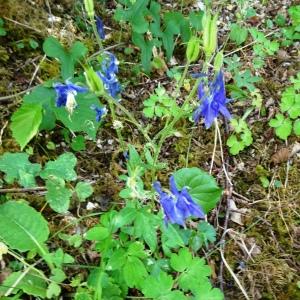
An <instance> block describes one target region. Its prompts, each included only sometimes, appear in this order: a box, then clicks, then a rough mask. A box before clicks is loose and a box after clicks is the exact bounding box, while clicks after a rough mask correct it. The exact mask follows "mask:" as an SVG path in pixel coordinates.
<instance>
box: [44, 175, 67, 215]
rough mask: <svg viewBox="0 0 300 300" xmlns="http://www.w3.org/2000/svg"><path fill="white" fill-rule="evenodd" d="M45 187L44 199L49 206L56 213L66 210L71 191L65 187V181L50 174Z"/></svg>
mask: <svg viewBox="0 0 300 300" xmlns="http://www.w3.org/2000/svg"><path fill="white" fill-rule="evenodd" d="M46 188H47V194H46V200H47V202H48V203H49V205H50V207H51V208H52V209H53V210H54V211H56V212H58V213H65V212H67V211H68V209H69V206H70V198H71V196H72V191H71V190H69V189H68V188H66V187H65V181H64V180H63V179H62V178H60V177H56V176H53V175H51V177H49V178H48V179H47V181H46Z"/></svg>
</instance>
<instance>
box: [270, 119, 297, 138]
mask: <svg viewBox="0 0 300 300" xmlns="http://www.w3.org/2000/svg"><path fill="white" fill-rule="evenodd" d="M269 125H270V126H271V127H273V128H275V133H276V135H277V136H278V137H280V138H281V139H283V140H286V139H287V138H288V137H289V136H290V134H291V133H292V128H293V126H292V121H291V120H290V119H289V118H285V117H284V116H283V115H282V114H277V115H276V116H275V119H271V120H270V121H269Z"/></svg>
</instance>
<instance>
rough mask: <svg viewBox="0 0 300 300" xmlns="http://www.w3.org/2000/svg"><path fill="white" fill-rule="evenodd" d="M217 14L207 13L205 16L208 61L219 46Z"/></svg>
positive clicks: (205, 46)
mask: <svg viewBox="0 0 300 300" xmlns="http://www.w3.org/2000/svg"><path fill="white" fill-rule="evenodd" d="M217 17H218V16H217V15H215V16H214V17H212V16H211V15H210V14H206V15H205V16H204V17H203V28H204V30H203V48H204V52H205V56H206V61H208V60H209V59H210V57H211V55H212V54H213V53H214V52H215V50H216V48H217V32H218V30H217Z"/></svg>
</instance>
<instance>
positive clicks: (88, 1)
mask: <svg viewBox="0 0 300 300" xmlns="http://www.w3.org/2000/svg"><path fill="white" fill-rule="evenodd" d="M84 7H85V11H86V13H87V15H88V16H89V18H90V19H91V20H94V17H95V10H94V1H93V0H84Z"/></svg>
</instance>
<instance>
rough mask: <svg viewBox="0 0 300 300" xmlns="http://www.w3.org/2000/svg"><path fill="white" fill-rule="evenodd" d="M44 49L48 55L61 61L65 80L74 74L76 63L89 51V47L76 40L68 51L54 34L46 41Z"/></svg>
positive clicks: (62, 74)
mask: <svg viewBox="0 0 300 300" xmlns="http://www.w3.org/2000/svg"><path fill="white" fill-rule="evenodd" d="M43 50H44V52H45V53H46V55H47V56H49V57H53V58H57V59H58V60H59V61H60V63H61V76H62V78H63V79H64V80H67V79H69V78H72V77H73V76H74V68H75V63H76V62H77V61H79V60H80V59H81V58H83V57H84V56H85V54H86V53H87V48H86V47H85V46H84V44H82V43H81V42H75V43H74V44H73V46H72V47H71V49H70V51H68V50H66V49H65V48H64V47H63V46H62V45H61V44H60V43H59V41H58V40H57V39H56V38H55V37H53V36H50V37H48V38H47V39H46V40H45V41H44V44H43Z"/></svg>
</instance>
